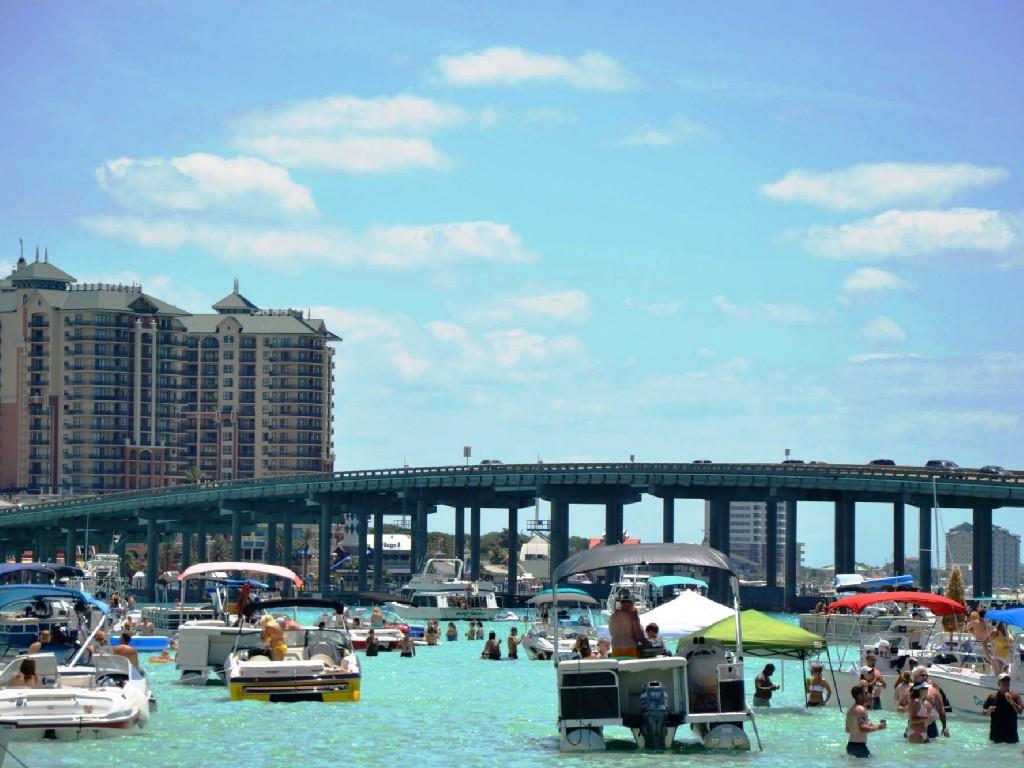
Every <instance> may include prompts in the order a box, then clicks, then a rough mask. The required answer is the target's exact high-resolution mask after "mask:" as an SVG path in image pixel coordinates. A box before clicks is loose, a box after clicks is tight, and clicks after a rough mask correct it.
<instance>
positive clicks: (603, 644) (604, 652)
mask: <svg viewBox="0 0 1024 768" xmlns="http://www.w3.org/2000/svg"><path fill="white" fill-rule="evenodd" d="M611 652H612V642H611V640H609V639H608V638H607V637H602V638H600V639H599V640H598V641H597V653H595V654H594V656H596V657H597V658H599V659H607V658H608V657H609V656H610V655H611Z"/></svg>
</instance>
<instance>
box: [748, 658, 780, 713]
mask: <svg viewBox="0 0 1024 768" xmlns="http://www.w3.org/2000/svg"><path fill="white" fill-rule="evenodd" d="M774 674H775V665H774V664H765V665H764V669H762V670H761V674H759V675H758V676H757V677H755V678H754V706H755V707H770V706H771V705H772V693H773V692H775V691H777V690H779V686H777V685H776V684H775V683H773V682H772V675H774Z"/></svg>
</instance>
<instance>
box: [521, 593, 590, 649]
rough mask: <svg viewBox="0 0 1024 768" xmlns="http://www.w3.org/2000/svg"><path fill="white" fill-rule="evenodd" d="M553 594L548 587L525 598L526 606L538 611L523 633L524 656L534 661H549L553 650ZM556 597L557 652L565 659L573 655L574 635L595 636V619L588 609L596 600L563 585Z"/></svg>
mask: <svg viewBox="0 0 1024 768" xmlns="http://www.w3.org/2000/svg"><path fill="white" fill-rule="evenodd" d="M552 595H553V593H552V591H551V590H550V589H545V590H544V591H543V592H538V593H537V594H536V595H534V596H533V597H531V598H530V599H529V600H527V601H526V604H527V605H528V606H530V607H531V608H534V609H536V610H537V619H536V621H534V622H533V624H531V625H530V627H529V628H528V629H527V630H526V632H525V633H523V639H522V647H523V651H524V652H525V653H526V657H527V658H528V659H531V660H534V661H548V660H549V659H551V658H552V656H553V655H554V653H555V636H554V633H552V632H551V623H550V618H549V616H548V612H549V610H550V609H551V605H552V600H553V597H552ZM558 596H559V606H560V607H559V609H558V613H559V615H558V630H559V631H558V655H559V658H562V659H568V658H570V657H571V656H572V654H573V649H574V648H575V646H576V640H577V638H579V637H587V638H589V639H591V640H594V639H596V637H597V631H596V626H595V624H596V621H595V617H594V614H593V612H592V611H591V608H592V607H593V606H596V605H598V602H597V600H595V599H594V598H593V597H592V596H591V595H590V594H588V593H587V592H584V591H583V590H582V589H575V588H573V587H563V588H562V589H560V590H558Z"/></svg>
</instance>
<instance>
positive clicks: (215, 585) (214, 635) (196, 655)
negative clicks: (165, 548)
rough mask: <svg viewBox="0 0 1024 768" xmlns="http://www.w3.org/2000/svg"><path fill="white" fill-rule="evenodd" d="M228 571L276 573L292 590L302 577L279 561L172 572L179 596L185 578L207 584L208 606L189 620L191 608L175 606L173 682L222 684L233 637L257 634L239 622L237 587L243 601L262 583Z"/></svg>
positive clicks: (217, 564)
mask: <svg viewBox="0 0 1024 768" xmlns="http://www.w3.org/2000/svg"><path fill="white" fill-rule="evenodd" d="M229 573H241V574H243V575H244V576H248V575H262V576H276V577H278V578H281V579H286V580H288V581H290V582H291V583H292V584H294V585H295V587H296V588H297V589H301V588H302V579H301V578H300V577H299V575H298V574H296V573H295V572H294V571H292V570H291V569H289V568H285V567H284V566H281V565H267V564H265V563H246V562H212V563H196V564H195V565H192V566H189V567H188V568H186V569H185V571H184V572H183V573H181V574H180V575H179V576H178V581H179V583H180V584H181V592H182V594H185V583H186V582H187V581H188V580H189V579H199V578H202V579H205V580H206V581H209V582H212V591H211V592H210V595H211V603H210V606H209V609H208V611H207V610H206V608H205V607H204V610H203V612H202V613H201V614H200V617H198V618H192V617H194V616H195V613H194V610H193V609H189V608H185V609H182V608H179V609H178V610H179V611H181V615H180V616H179V617H178V619H177V620H176V621H175V622H174V623H175V625H176V626H177V634H178V653H177V656H176V657H175V667H176V668H177V670H178V673H179V677H178V682H179V683H182V684H185V685H206V684H207V683H223V682H224V681H223V677H222V676H223V674H224V664H225V663H226V662H227V660H228V656H229V655H230V654H231V651H232V650H233V649H234V647H235V643H236V641H237V639H238V635H239V634H243V635H244V634H251V635H256V636H259V628H257V627H254V626H244V622H242V621H241V615H240V613H239V610H238V609H239V606H238V604H237V599H241V594H242V591H243V590H245V594H246V599H247V600H248V598H249V596H250V595H252V596H253V598H255V596H257V595H258V594H259V590H260V588H265V587H266V584H263V583H262V582H257V581H254V580H252V579H247V578H246V579H229V578H228V576H227V574H229ZM246 587H248V589H245V588H246ZM232 597H236V600H235V601H233V600H231V598H232ZM242 607H243V608H244V606H242ZM169 610H170V609H169ZM133 639H134V638H133ZM211 673H213V674H211Z"/></svg>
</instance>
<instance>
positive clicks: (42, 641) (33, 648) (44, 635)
mask: <svg viewBox="0 0 1024 768" xmlns="http://www.w3.org/2000/svg"><path fill="white" fill-rule="evenodd" d="M49 644H50V630H48V629H43V630H41V631H40V632H39V639H38V640H36V641H35V642H34V643H32V645H30V646H29V647H28V652H29V653H41V652H42V650H43V646H44V645H49Z"/></svg>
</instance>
